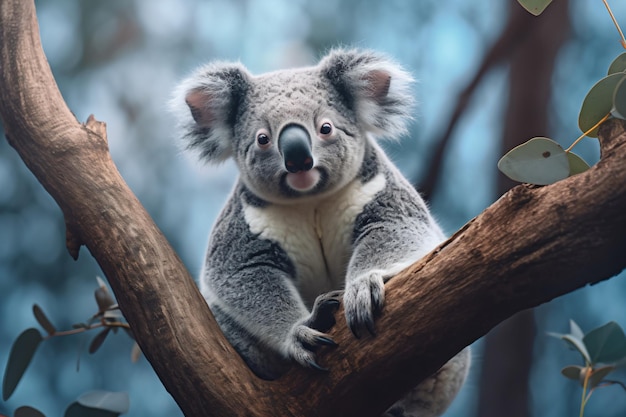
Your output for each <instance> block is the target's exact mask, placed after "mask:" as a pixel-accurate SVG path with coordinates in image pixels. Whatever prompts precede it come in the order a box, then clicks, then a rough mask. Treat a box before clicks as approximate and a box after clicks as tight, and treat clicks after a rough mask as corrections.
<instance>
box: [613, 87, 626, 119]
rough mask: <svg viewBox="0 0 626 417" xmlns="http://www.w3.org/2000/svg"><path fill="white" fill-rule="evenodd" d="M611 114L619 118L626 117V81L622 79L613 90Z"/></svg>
mask: <svg viewBox="0 0 626 417" xmlns="http://www.w3.org/2000/svg"><path fill="white" fill-rule="evenodd" d="M611 115H612V116H613V117H617V118H618V119H626V83H625V82H624V79H622V80H621V81H620V82H619V83H617V86H616V87H615V91H614V92H613V109H612V110H611Z"/></svg>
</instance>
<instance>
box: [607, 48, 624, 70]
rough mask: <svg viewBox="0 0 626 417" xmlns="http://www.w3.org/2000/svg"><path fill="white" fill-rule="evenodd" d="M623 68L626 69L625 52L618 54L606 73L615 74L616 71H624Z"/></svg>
mask: <svg viewBox="0 0 626 417" xmlns="http://www.w3.org/2000/svg"><path fill="white" fill-rule="evenodd" d="M624 70H626V52H624V53H622V54H620V55H618V57H617V58H615V59H614V60H613V62H611V65H609V71H608V73H607V75H611V74H615V73H616V72H624Z"/></svg>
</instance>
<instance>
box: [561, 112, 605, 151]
mask: <svg viewBox="0 0 626 417" xmlns="http://www.w3.org/2000/svg"><path fill="white" fill-rule="evenodd" d="M610 116H611V113H607V115H606V116H604V117H603V118H602V119H600V121H599V122H598V123H596V124H595V125H593V126H592V127H590V128H589V129H588V130H587V131H586V132H585V133H583V134H582V135H580V136H579V137H578V139H576V140H575V141H574V143H572V144H571V145H570V146H569V148H567V149H566V150H565V152H566V153H567V152H569V151H571V150H572V148H573V147H574V146H576V144H577V143H578V142H580V141H581V140H583V138H584V137H586V136H587V135H588V134H589V132H591V131H593V130H594V129H597V128H598V126H600V125H601V124H602V123H604V122H606V120H607V119H608V118H609V117H610Z"/></svg>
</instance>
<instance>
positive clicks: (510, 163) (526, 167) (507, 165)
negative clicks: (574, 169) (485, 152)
mask: <svg viewBox="0 0 626 417" xmlns="http://www.w3.org/2000/svg"><path fill="white" fill-rule="evenodd" d="M498 169H499V170H500V171H502V173H503V174H504V175H506V176H507V177H509V178H511V179H512V180H514V181H519V182H527V183H530V184H539V185H546V184H552V183H554V182H556V181H559V180H562V179H563V178H567V177H568V176H569V171H570V168H569V162H568V159H567V155H566V154H565V151H564V150H563V148H561V145H559V144H558V143H556V142H555V141H553V140H552V139H548V138H542V137H539V138H532V139H531V140H529V141H528V142H526V143H522V144H521V145H519V146H517V147H515V148H513V149H511V150H510V151H509V152H508V153H507V154H506V155H504V156H503V157H502V158H501V159H500V161H498Z"/></svg>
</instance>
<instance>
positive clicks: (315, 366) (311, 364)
mask: <svg viewBox="0 0 626 417" xmlns="http://www.w3.org/2000/svg"><path fill="white" fill-rule="evenodd" d="M307 364H308V365H309V367H310V368H313V369H317V370H318V371H321V372H328V368H324V367H323V366H319V365H318V364H317V362H315V361H314V360H311V361H308V362H307Z"/></svg>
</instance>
